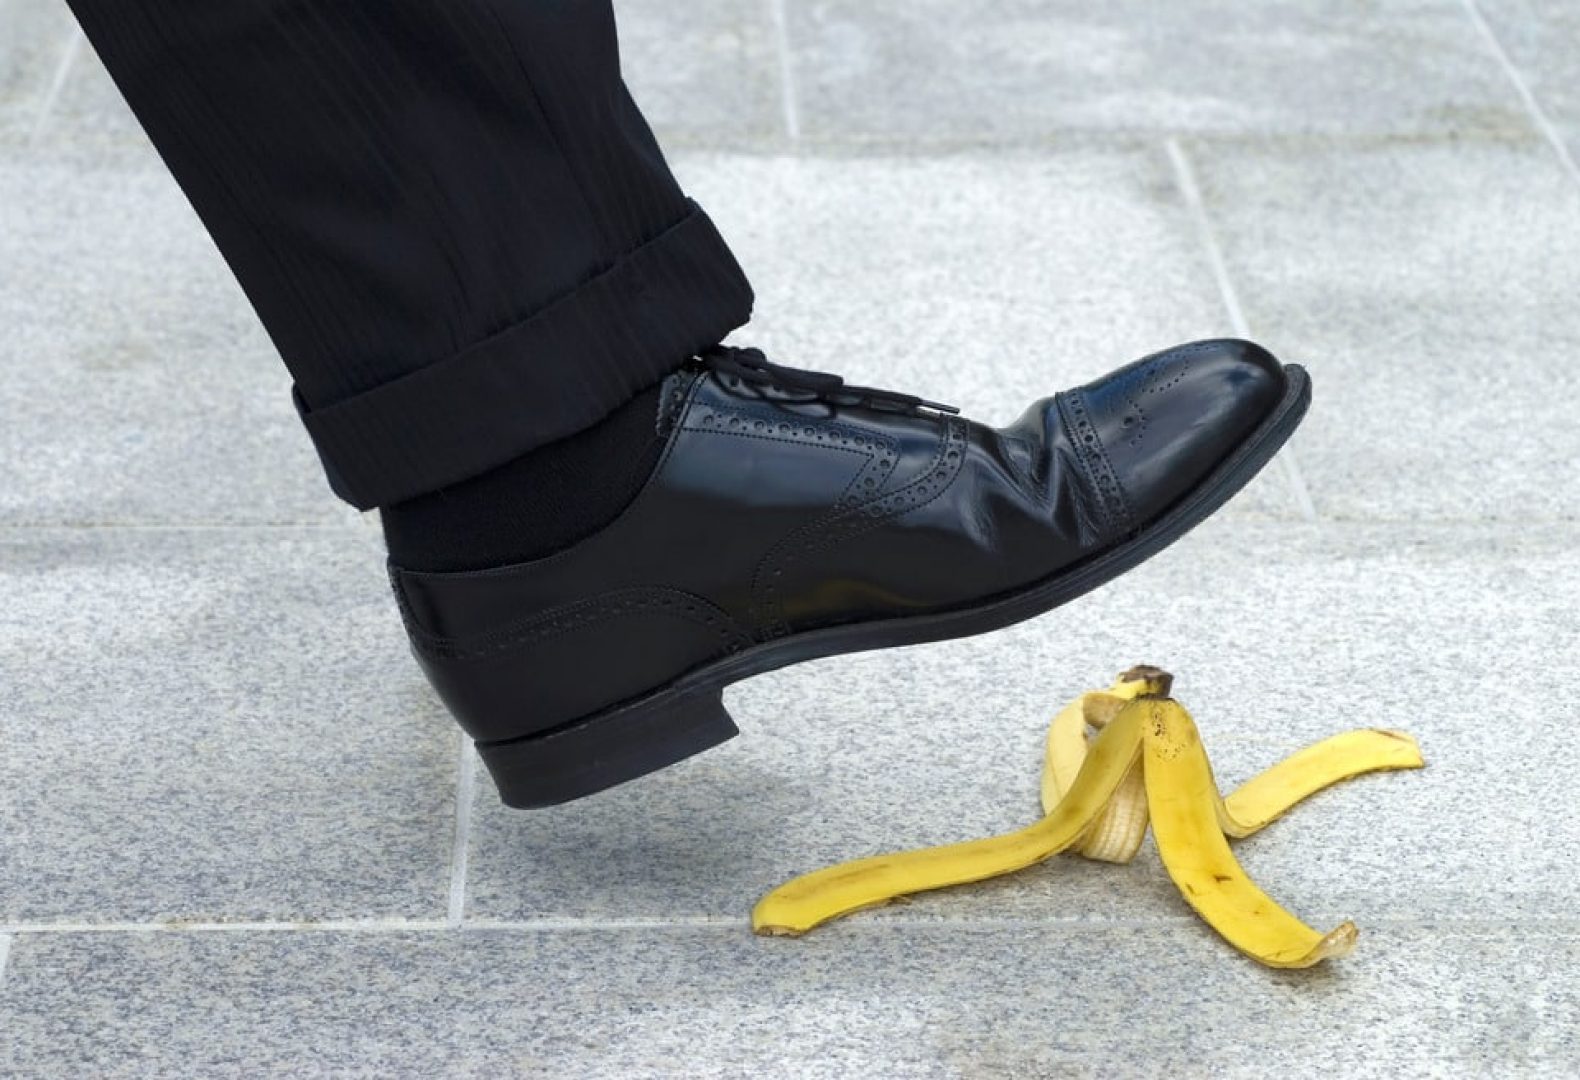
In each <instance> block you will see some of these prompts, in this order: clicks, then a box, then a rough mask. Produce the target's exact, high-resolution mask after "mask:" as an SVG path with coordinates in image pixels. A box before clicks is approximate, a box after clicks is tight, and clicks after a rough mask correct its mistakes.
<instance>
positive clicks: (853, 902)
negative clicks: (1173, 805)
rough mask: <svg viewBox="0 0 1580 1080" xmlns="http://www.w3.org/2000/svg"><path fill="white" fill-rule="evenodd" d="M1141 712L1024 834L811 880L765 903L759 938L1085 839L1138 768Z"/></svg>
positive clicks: (1123, 721)
mask: <svg viewBox="0 0 1580 1080" xmlns="http://www.w3.org/2000/svg"><path fill="white" fill-rule="evenodd" d="M1141 719H1142V714H1141V713H1140V712H1137V713H1134V714H1133V715H1130V716H1128V717H1126V716H1121V717H1120V718H1119V719H1117V720H1116V721H1115V722H1114V723H1112V724H1110V725H1109V726H1108V727H1107V728H1105V729H1104V730H1103V731H1102V732H1101V733H1100V734H1099V735H1098V736H1097V738H1095V739H1093V740H1092V743H1091V746H1090V747H1089V748H1088V752H1087V756H1086V759H1085V763H1084V764H1083V765H1082V766H1081V769H1080V772H1079V774H1078V775H1077V776H1076V777H1075V780H1074V782H1073V783H1072V784H1071V785H1070V788H1069V790H1068V791H1067V792H1066V793H1065V797H1064V798H1063V799H1061V800H1060V801H1059V805H1058V806H1056V807H1055V808H1054V812H1053V813H1051V814H1049V815H1048V816H1047V817H1045V818H1043V819H1042V820H1041V821H1039V822H1037V823H1036V824H1035V825H1031V826H1028V827H1027V828H1024V829H1021V830H1019V831H1018V832H1012V833H1008V834H1006V835H1004V836H995V837H991V838H989V839H987V840H974V841H971V842H969V843H964V844H949V845H946V846H944V847H932V848H923V849H921V850H919V851H903V852H897V853H895V854H892V855H877V856H874V857H872V858H870V859H858V860H856V861H855V862H848V863H841V864H839V865H838V866H831V867H828V868H827V869H824V870H818V871H815V872H813V873H810V874H805V875H803V876H801V877H798V878H796V879H795V880H794V881H791V882H788V883H787V884H784V885H781V886H780V887H779V888H777V889H775V890H774V891H773V892H771V893H769V894H768V895H767V896H765V897H763V898H762V900H761V901H759V902H758V904H757V907H756V908H755V909H754V910H753V911H752V927H753V929H755V930H756V931H757V932H758V933H759V934H783V935H796V934H804V933H806V932H807V931H808V930H810V929H812V928H813V927H814V926H817V925H818V924H819V923H822V922H827V921H828V920H829V919H833V918H837V917H838V916H840V915H846V914H849V913H850V912H852V911H859V910H861V909H862V908H868V907H875V906H877V905H879V904H886V903H888V902H890V901H891V900H893V899H895V898H896V897H899V896H908V895H910V894H911V893H918V892H926V891H928V890H931V889H942V888H945V887H946V886H949V885H960V884H964V883H966V882H969V881H981V880H983V879H985V878H991V877H998V876H1000V875H1002V874H1009V873H1013V872H1014V871H1016V870H1022V869H1024V868H1026V867H1028V866H1031V865H1032V864H1033V863H1038V862H1042V861H1043V860H1044V859H1048V858H1051V857H1053V856H1054V855H1057V854H1058V853H1059V852H1061V851H1063V850H1065V849H1066V848H1067V847H1069V846H1070V845H1071V844H1073V843H1075V841H1076V840H1077V839H1079V838H1080V836H1081V834H1082V832H1084V831H1085V830H1086V828H1087V826H1088V825H1090V824H1091V823H1092V821H1093V819H1094V818H1096V817H1097V815H1098V814H1099V813H1100V812H1101V811H1102V809H1103V807H1104V806H1105V805H1106V804H1107V803H1108V800H1109V798H1110V797H1111V796H1112V795H1113V793H1114V789H1115V788H1117V787H1118V786H1119V784H1120V781H1122V780H1123V779H1124V778H1125V775H1126V774H1127V773H1129V772H1130V770H1131V767H1132V766H1133V765H1134V764H1135V762H1136V759H1137V756H1138V754H1139V752H1140V749H1141Z"/></svg>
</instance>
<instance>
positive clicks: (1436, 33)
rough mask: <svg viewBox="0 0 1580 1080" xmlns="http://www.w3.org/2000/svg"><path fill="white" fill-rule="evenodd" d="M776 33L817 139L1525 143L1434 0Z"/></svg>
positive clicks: (932, 1)
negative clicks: (1327, 138) (1252, 137)
mask: <svg viewBox="0 0 1580 1080" xmlns="http://www.w3.org/2000/svg"><path fill="white" fill-rule="evenodd" d="M789 16H790V18H789V25H790V41H791V45H792V48H793V56H794V72H795V84H796V87H797V89H798V91H799V96H800V101H801V110H802V114H803V116H804V118H805V127H806V129H807V131H808V133H809V134H810V135H811V136H812V137H814V138H832V139H839V138H858V139H873V140H896V139H898V140H910V141H928V140H938V139H953V140H968V141H989V140H993V139H1001V138H1031V137H1037V136H1041V135H1046V134H1049V133H1053V132H1059V131H1064V130H1069V129H1102V130H1137V129H1142V130H1159V129H1164V130H1187V131H1219V132H1230V131H1232V132H1327V133H1346V134H1402V133H1412V134H1427V133H1430V134H1464V133H1469V132H1486V131H1495V132H1504V131H1520V132H1528V131H1530V126H1529V122H1528V120H1527V118H1526V116H1525V114H1524V112H1523V110H1522V109H1521V107H1520V103H1519V100H1518V99H1517V98H1516V97H1515V96H1514V95H1513V94H1512V93H1511V92H1510V89H1509V86H1508V82H1507V80H1506V79H1505V77H1504V74H1503V72H1502V70H1501V69H1500V68H1499V67H1498V65H1497V62H1496V60H1495V59H1494V58H1493V56H1492V55H1491V54H1490V53H1489V52H1488V51H1487V50H1486V48H1485V47H1484V44H1483V42H1482V41H1481V39H1480V37H1479V36H1478V35H1477V34H1476V32H1475V29H1474V27H1473V26H1472V24H1471V23H1470V22H1469V21H1468V20H1467V19H1466V18H1465V16H1464V12H1463V10H1462V9H1461V8H1460V6H1459V5H1458V4H1457V3H1453V2H1448V0H1411V2H1407V3H1401V4H1388V5H1376V4H1370V5H1356V4H1353V3H1348V2H1345V0H1320V2H1313V0H1279V2H1277V3H1261V4H1256V5H1244V4H1234V3H1231V2H1228V0H1192V2H1189V3H1177V4H1168V5H1158V4H1152V3H1146V2H1144V0H1123V2H1118V3H1107V4H1100V5H1099V4H1086V3H1079V2H1076V0H1055V2H1050V0H987V2H984V3H976V4H960V3H958V2H955V0H820V2H818V3H804V4H803V3H797V4H791V5H790V6H789ZM1226 72H1232V76H1231V75H1226Z"/></svg>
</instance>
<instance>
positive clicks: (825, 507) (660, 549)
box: [390, 341, 1310, 806]
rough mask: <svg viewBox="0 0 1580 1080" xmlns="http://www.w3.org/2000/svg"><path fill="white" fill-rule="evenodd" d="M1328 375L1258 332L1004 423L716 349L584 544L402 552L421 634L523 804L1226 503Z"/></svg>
mask: <svg viewBox="0 0 1580 1080" xmlns="http://www.w3.org/2000/svg"><path fill="white" fill-rule="evenodd" d="M1309 400H1310V383H1309V381H1308V380H1307V378H1306V374H1305V372H1304V371H1303V370H1301V369H1300V368H1298V367H1294V366H1290V367H1282V366H1281V365H1280V364H1279V363H1278V361H1277V360H1275V359H1274V358H1273V357H1272V356H1271V355H1270V354H1269V353H1267V352H1266V351H1265V350H1263V349H1261V348H1260V347H1258V346H1256V345H1252V344H1250V343H1248V342H1244V341H1205V342H1200V343H1197V344H1194V345H1186V346H1182V347H1180V348H1176V349H1171V350H1169V351H1167V352H1162V353H1158V354H1157V355H1155V356H1151V357H1148V358H1146V359H1144V360H1140V361H1137V362H1136V363H1134V364H1131V365H1129V366H1128V367H1125V368H1121V369H1120V370H1119V371H1116V372H1114V373H1112V374H1110V375H1108V376H1105V377H1104V378H1102V379H1099V380H1098V381H1096V382H1094V383H1091V384H1089V385H1087V386H1083V387H1081V388H1079V389H1077V390H1071V391H1068V392H1066V393H1063V394H1058V395H1056V396H1054V397H1052V398H1048V399H1045V400H1043V401H1041V402H1038V403H1037V404H1035V405H1033V406H1032V407H1031V408H1030V409H1028V410H1027V411H1026V413H1025V415H1023V416H1022V417H1021V418H1020V419H1019V420H1017V421H1016V422H1015V423H1014V424H1011V425H1010V426H1009V427H1007V428H1002V429H994V428H989V427H985V426H983V425H981V424H977V423H973V422H971V421H969V420H965V419H962V418H960V417H958V416H954V415H950V414H952V413H954V411H955V410H953V409H951V408H949V407H947V406H941V405H935V404H933V403H930V402H927V401H923V400H921V399H919V398H914V397H910V396H907V395H903V394H895V393H890V392H888V391H875V390H868V389H864V388H861V387H854V386H846V385H844V384H842V382H841V381H840V379H839V378H838V377H837V376H832V375H824V374H818V373H813V372H806V371H797V370H795V369H791V368H783V367H779V366H778V365H775V364H771V363H769V362H768V361H766V360H764V359H763V357H762V355H761V354H760V353H758V352H756V351H753V350H739V349H729V348H722V347H721V348H718V349H714V350H711V351H709V352H708V353H707V354H705V355H704V356H702V357H700V358H699V359H697V360H696V361H693V362H692V363H691V364H690V365H688V367H687V368H686V369H685V370H683V371H682V372H680V373H678V374H676V375H674V376H672V377H671V379H670V382H669V384H668V385H667V386H666V388H665V399H664V407H663V409H662V410H661V414H660V424H661V426H662V428H663V429H664V431H665V433H666V435H667V443H666V446H665V449H664V452H663V457H662V458H661V459H660V463H659V465H658V468H657V470H656V471H655V472H654V474H653V476H652V478H651V479H650V480H649V481H648V483H647V486H646V487H645V488H644V489H643V490H642V493H641V494H640V495H638V496H637V498H636V500H635V502H633V503H632V504H631V505H630V506H629V507H628V508H627V509H626V511H625V512H624V513H623V514H622V515H621V516H620V517H619V518H618V519H616V520H615V521H614V522H613V523H612V524H611V525H609V526H608V527H607V528H605V529H604V530H602V531H601V532H599V533H597V534H595V535H593V536H591V537H589V538H588V539H586V540H583V541H582V542H581V543H578V544H576V545H575V546H574V547H571V548H569V549H567V550H565V551H562V552H559V553H557V554H555V555H552V556H549V557H547V558H543V559H538V560H535V561H533V562H528V563H522V564H519V565H516V566H503V567H499V568H498V569H491V570H483V571H476V572H471V573H453V574H436V573H415V572H410V571H406V570H402V569H401V568H400V567H398V566H392V567H391V568H390V572H391V578H392V581H393V583H394V586H395V595H396V596H397V598H398V599H399V601H400V607H401V612H402V614H403V616H404V618H405V621H406V627H407V630H408V632H409V633H410V635H411V642H412V648H413V651H414V652H415V653H416V655H417V659H418V660H419V662H420V663H421V664H422V666H423V668H424V670H425V671H426V672H427V674H428V677H429V678H430V679H431V680H432V682H433V685H434V686H435V687H436V688H437V690H438V691H439V694H440V696H441V697H442V698H443V699H444V701H445V703H446V704H447V705H448V706H449V707H450V709H451V711H452V712H453V713H454V714H455V716H456V718H457V719H458V720H459V721H460V722H461V724H462V726H463V727H465V728H466V730H467V731H468V732H469V733H470V734H471V735H472V737H473V738H474V739H476V740H477V746H478V750H479V751H480V752H481V754H482V757H483V760H484V761H485V762H486V763H487V765H488V767H489V770H490V771H491V772H492V774H493V776H494V779H495V781H496V783H497V784H498V786H499V791H500V795H501V796H502V798H503V799H504V801H505V802H506V803H508V804H510V805H512V806H543V805H548V804H551V803H557V802H563V801H566V800H568V799H574V798H577V797H579V796H582V795H587V794H590V793H592V792H595V791H599V790H601V789H603V788H606V787H609V786H611V785H614V784H618V783H621V782H622V781H625V780H630V779H632V778H633V777H637V776H640V775H642V774H644V773H647V772H651V771H652V770H654V769H659V768H662V767H664V766H666V765H669V764H671V763H673V762H676V761H679V760H680V759H682V758H684V757H687V756H689V755H691V754H695V753H697V752H698V751H701V750H705V749H707V748H708V747H711V746H714V745H716V744H718V743H720V742H723V741H724V740H725V739H728V738H730V737H731V736H733V735H735V734H736V728H735V724H734V723H733V722H732V721H731V719H730V717H729V714H728V713H726V712H725V710H724V704H723V701H722V698H721V692H722V690H723V688H724V687H725V686H727V685H729V684H730V683H732V682H735V681H737V680H739V679H744V678H747V677H748V676H751V675H756V674H758V673H760V672H764V671H769V670H771V669H773V668H778V667H783V666H784V665H786V664H792V663H796V662H798V661H801V660H810V659H813V658H814V657H820V656H829V655H832V654H835V653H846V652H855V651H858V650H861V649H874V648H883V647H887V646H891V645H909V644H914V643H916V642H922V641H934V640H938V639H941V638H952V637H962V636H965V635H969V634H977V633H981V632H982V631H985V630H992V629H995V628H997V627H1001V626H1006V625H1008V624H1010V623H1013V622H1018V621H1019V620H1021V619H1025V618H1027V617H1029V616H1032V615H1036V614H1038V613H1039V612H1043V611H1046V610H1048V609H1049V608H1052V607H1055V606H1057V605H1059V604H1062V603H1064V602H1065V601H1067V600H1070V599H1073V598H1074V597H1077V596H1079V595H1081V594H1082V593H1084V592H1087V591H1088V590H1090V589H1093V588H1095V587H1097V586H1098V585H1101V584H1102V583H1103V582H1105V581H1108V580H1109V579H1111V578H1113V577H1115V576H1117V575H1118V574H1120V573H1122V572H1123V571H1125V570H1127V569H1129V568H1130V567H1132V566H1135V565H1136V564H1137V563H1139V562H1141V561H1142V560H1143V559H1145V558H1147V557H1148V556H1150V555H1152V554H1153V553H1155V552H1157V551H1159V550H1161V549H1162V548H1164V547H1165V546H1167V545H1168V544H1170V543H1172V542H1173V541H1174V540H1176V539H1177V538H1178V537H1180V536H1181V535H1182V534H1184V533H1185V531H1186V530H1188V529H1189V528H1191V527H1192V526H1193V525H1195V524H1196V523H1198V522H1200V521H1201V520H1203V519H1204V518H1206V517H1207V516H1208V515H1209V514H1211V513H1212V512H1213V511H1214V510H1215V509H1217V508H1218V507H1219V506H1220V505H1222V504H1223V502H1224V501H1225V500H1227V499H1228V498H1229V496H1231V495H1232V494H1234V493H1235V492H1236V491H1238V490H1239V489H1240V488H1241V487H1243V486H1244V485H1245V484H1246V482H1247V481H1249V480H1250V479H1251V477H1252V476H1253V475H1255V473H1256V472H1257V470H1259V469H1260V468H1261V467H1262V466H1263V465H1265V464H1266V463H1267V461H1268V460H1269V459H1270V458H1271V457H1272V456H1273V454H1274V452H1275V451H1277V449H1278V448H1279V446H1281V445H1282V444H1283V442H1284V440H1285V439H1287V438H1288V437H1289V435H1290V433H1291V432H1292V431H1294V429H1295V427H1296V425H1297V424H1299V422H1300V418H1301V416H1302V415H1303V414H1304V412H1305V409H1306V405H1307V403H1308V402H1309Z"/></svg>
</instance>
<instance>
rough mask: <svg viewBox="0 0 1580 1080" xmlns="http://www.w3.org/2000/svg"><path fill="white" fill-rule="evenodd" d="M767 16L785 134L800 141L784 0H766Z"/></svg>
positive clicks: (799, 124) (787, 19) (788, 23)
mask: <svg viewBox="0 0 1580 1080" xmlns="http://www.w3.org/2000/svg"><path fill="white" fill-rule="evenodd" d="M768 17H769V19H770V21H771V22H772V23H773V27H774V52H775V53H777V54H778V58H779V107H780V110H781V113H782V114H783V117H784V124H785V134H786V135H787V136H789V138H790V141H791V142H793V143H794V142H800V141H801V113H800V110H799V109H798V108H797V106H796V87H795V65H794V62H793V61H792V59H791V56H790V18H789V16H788V14H787V13H786V12H785V0H768Z"/></svg>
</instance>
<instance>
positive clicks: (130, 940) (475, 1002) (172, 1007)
mask: <svg viewBox="0 0 1580 1080" xmlns="http://www.w3.org/2000/svg"><path fill="white" fill-rule="evenodd" d="M1361 942H1362V943H1361V947H1360V949H1359V950H1358V951H1357V953H1356V954H1355V955H1354V956H1353V957H1352V958H1351V959H1349V960H1347V961H1341V962H1339V963H1338V964H1335V965H1330V966H1329V967H1327V968H1325V969H1322V970H1319V971H1314V972H1269V971H1266V970H1264V969H1260V968H1257V967H1256V966H1255V965H1253V964H1251V963H1250V962H1249V961H1247V960H1244V959H1242V958H1240V957H1238V956H1236V955H1235V954H1234V953H1232V952H1231V951H1230V950H1229V949H1228V948H1227V947H1226V946H1224V945H1222V944H1221V943H1219V942H1218V941H1216V940H1215V939H1213V938H1212V937H1210V936H1209V934H1208V932H1206V931H1205V930H1203V929H1201V928H1199V927H1198V926H1196V925H1193V924H1189V923H1182V924H1179V925H1173V926H1134V927H1040V928H1033V927H998V928H964V927H955V928H947V929H946V928H937V927H935V928H925V927H920V928H918V927H910V928H906V929H905V930H904V931H900V930H899V929H890V930H885V931H879V932H874V931H856V932H852V931H850V930H848V929H838V930H833V931H830V932H827V933H825V934H820V935H814V936H813V937H810V938H806V939H803V940H800V941H786V940H774V941H763V940H758V939H754V938H753V937H752V936H751V935H750V934H749V933H748V932H747V931H746V929H745V928H744V927H737V926H729V927H712V928H700V929H652V930H629V929H628V930H617V929H593V930H586V931H574V932H553V933H535V932H525V933H522V932H506V931H475V932H463V933H454V932H450V933H443V932H439V933H429V934H421V935H419V934H383V933H380V934H371V933H370V934H356V933H333V932H299V933H290V932H283V933H281V932H276V933H246V932H232V933H209V934H194V933H185V934H181V933H154V934H141V935H124V934H93V935H53V936H45V935H38V936H31V935H30V936H25V937H22V938H20V939H18V941H17V943H16V945H15V947H14V955H13V958H12V968H13V970H12V974H11V977H10V978H9V979H8V980H7V982H6V985H5V987H4V988H3V990H0V1022H3V1023H4V1025H5V1028H6V1031H7V1035H8V1038H6V1039H5V1040H3V1041H0V1069H4V1070H5V1071H6V1072H7V1074H8V1075H38V1074H50V1075H58V1074H62V1073H73V1074H77V1075H84V1074H91V1075H94V1076H103V1077H119V1076H146V1075H152V1074H161V1073H167V1072H171V1071H174V1072H178V1073H181V1074H186V1075H190V1074H201V1075H204V1076H256V1075H260V1074H264V1075H285V1074H288V1075H292V1076H325V1075H333V1076H392V1075H400V1076H437V1075H444V1076H479V1077H481V1076H498V1075H500V1074H501V1073H504V1074H509V1075H559V1076H570V1075H574V1076H578V1077H588V1078H601V1077H620V1078H622V1080H623V1078H627V1077H661V1076H686V1077H740V1076H764V1075H768V1076H796V1077H807V1078H821V1077H831V1078H832V1077H850V1076H885V1077H986V1076H1116V1075H1119V1076H1157V1075H1170V1076H1189V1077H1196V1076H1202V1077H1205V1076H1266V1075H1269V1074H1280V1075H1294V1076H1300V1075H1311V1074H1313V1073H1315V1072H1319V1071H1320V1072H1322V1073H1324V1074H1339V1075H1344V1076H1379V1077H1397V1076H1414V1075H1424V1074H1428V1073H1430V1074H1436V1075H1467V1074H1477V1075H1490V1074H1494V1073H1495V1074H1496V1075H1499V1076H1521V1077H1523V1076H1560V1075H1572V1073H1573V1068H1574V1066H1575V1064H1576V1063H1577V1062H1580V1042H1577V1037H1576V1031H1577V1030H1580V989H1577V984H1576V979H1575V974H1574V973H1575V971H1576V970H1577V969H1580V932H1577V930H1576V928H1575V926H1574V925H1573V924H1556V925H1552V926H1541V927H1535V926H1514V927H1500V926H1486V927H1483V926H1474V925H1472V926H1431V925H1427V926H1419V927H1417V926H1406V927H1393V926H1388V927H1379V928H1377V929H1375V930H1373V931H1371V932H1369V933H1367V934H1365V935H1364V936H1363V937H1362V939H1361ZM1489 1070H1490V1072H1489Z"/></svg>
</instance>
